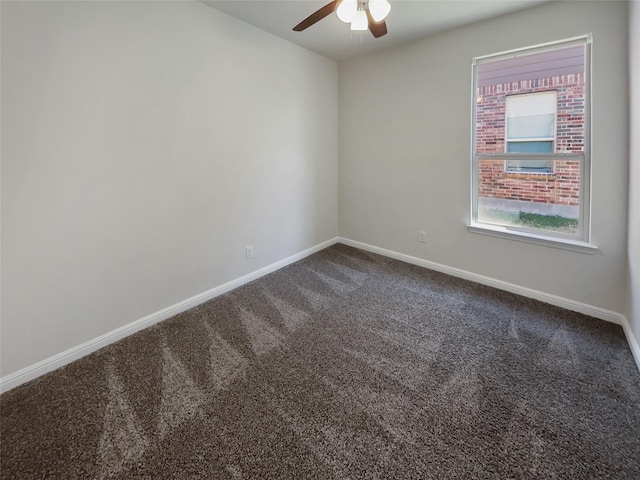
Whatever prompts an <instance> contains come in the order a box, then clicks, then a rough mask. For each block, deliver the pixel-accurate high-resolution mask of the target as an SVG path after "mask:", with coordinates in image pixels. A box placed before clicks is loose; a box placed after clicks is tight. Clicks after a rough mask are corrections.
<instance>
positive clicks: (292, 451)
mask: <svg viewBox="0 0 640 480" xmlns="http://www.w3.org/2000/svg"><path fill="white" fill-rule="evenodd" d="M1 418H2V423H1V427H2V431H1V433H2V437H1V444H0V445H1V462H2V463H1V477H2V478H3V479H5V478H6V479H8V478H20V479H23V478H24V479H40V478H60V479H74V478H95V479H104V478H123V479H129V478H136V479H137V478H147V479H151V478H153V479H164V478H166V479H187V478H188V479H225V478H230V479H240V478H242V479H248V478H255V479H258V478H259V479H270V478H295V479H304V478H322V479H324V478H326V479H349V478H354V479H355V478H381V479H383V478H384V479H387V478H398V479H413V478H420V479H430V478H434V479H456V478H460V479H462V478H464V479H474V478H476V479H491V478H496V479H508V478H540V479H553V478H562V479H595V478H607V479H623V478H628V479H632V478H633V479H639V478H640V374H639V373H638V370H637V368H636V366H635V364H634V362H633V359H632V356H631V352H630V351H629V347H628V345H627V343H626V341H625V338H624V334H623V332H622V329H621V328H620V327H619V326H616V325H613V324H608V323H606V322H603V321H600V320H596V319H593V318H589V317H585V316H583V315H580V314H577V313H572V312H568V311H565V310H562V309H559V308H555V307H552V306H549V305H545V304H542V303H539V302H536V301H533V300H529V299H525V298H522V297H518V296H516V295H512V294H509V293H505V292H501V291H498V290H494V289H491V288H488V287H484V286H480V285H477V284H473V283H471V282H467V281H463V280H459V279H455V278H452V277H449V276H446V275H443V274H439V273H436V272H432V271H429V270H425V269H422V268H419V267H415V266H411V265H407V264H405V263H402V262H398V261H395V260H390V259H387V258H383V257H380V256H376V255H373V254H369V253H366V252H362V251H360V250H356V249H353V248H350V247H346V246H344V245H336V246H333V247H331V248H328V249H326V250H324V251H322V252H320V253H317V254H315V255H313V256H311V257H308V258H306V259H305V260H302V261H300V262H298V263H296V264H294V265H291V266H289V267H286V268H284V269H282V270H280V271H278V272H276V273H273V274H271V275H268V276H266V277H264V278H262V279H260V280H258V281H256V282H253V283H251V284H248V285H246V286H244V287H241V288H239V289H237V290H235V291H233V292H231V293H229V294H226V295H224V296H221V297H218V298H216V299H214V300H212V301H210V302H208V303H205V304H203V305H201V306H199V307H198V308H195V309H193V310H190V311H188V312H186V313H184V314H181V315H178V316H177V317H174V318H172V319H170V320H168V321H166V322H163V323H161V324H158V325H156V326H154V327H152V328H149V329H147V330H145V331H142V332H139V333H138V334H136V335H133V336H131V337H129V338H127V339H125V340H123V341H120V342H118V343H116V344H114V345H111V346H109V347H107V348H104V349H102V350H100V351H98V352H96V353H95V354H92V355H90V356H88V357H85V358H83V359H81V360H79V361H77V362H74V363H72V364H70V365H68V366H66V367H63V368H61V369H59V370H57V371H55V372H52V373H51V374H48V375H45V376H43V377H40V378H38V379H36V380H35V381H32V382H30V383H28V384H25V385H23V386H20V387H18V388H16V389H14V390H11V391H9V392H7V393H5V394H4V395H2V397H1Z"/></svg>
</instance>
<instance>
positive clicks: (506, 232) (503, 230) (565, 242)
mask: <svg viewBox="0 0 640 480" xmlns="http://www.w3.org/2000/svg"><path fill="white" fill-rule="evenodd" d="M467 230H469V231H470V232H471V233H479V234H481V235H490V236H492V237H499V238H506V239H509V240H515V241H518V242H525V243H533V244H535V245H542V246H545V247H552V248H560V249H562V250H570V251H572V252H580V253H586V254H590V255H593V254H595V253H597V252H598V247H596V246H595V245H592V244H590V243H587V242H582V241H579V240H571V239H565V238H553V237H548V236H544V235H536V234H535V233H529V232H522V231H519V230H513V229H510V228H508V227H500V226H497V225H480V224H477V223H476V224H473V225H467Z"/></svg>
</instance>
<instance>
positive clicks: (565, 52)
mask: <svg viewBox="0 0 640 480" xmlns="http://www.w3.org/2000/svg"><path fill="white" fill-rule="evenodd" d="M590 46H591V38H590V37H589V36H586V37H583V38H578V39H572V40H569V41H563V42H557V43H553V44H549V45H545V46H538V47H532V48H527V49H521V50H517V51H513V52H506V53H501V54H496V55H490V56H486V57H481V58H476V59H475V60H474V64H473V70H474V90H475V95H474V104H473V159H472V160H473V161H472V166H473V169H472V173H473V176H472V188H473V191H472V214H471V224H470V226H469V227H470V229H471V230H472V231H474V232H478V233H489V234H497V235H499V236H507V237H509V236H515V237H517V238H519V239H523V237H526V238H527V240H525V241H534V240H536V239H541V241H540V243H547V244H555V243H562V244H565V245H566V244H574V245H577V246H578V247H579V246H585V247H590V246H589V245H588V242H589V225H588V222H589V172H590V168H589V167H590V165H589V124H590V115H589V70H590V67H589V65H590ZM547 240H548V242H547ZM578 247H577V248H576V249H578V250H579V249H580V248H578Z"/></svg>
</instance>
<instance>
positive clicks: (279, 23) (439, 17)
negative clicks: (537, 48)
mask: <svg viewBox="0 0 640 480" xmlns="http://www.w3.org/2000/svg"><path fill="white" fill-rule="evenodd" d="M201 1H202V3H204V4H206V5H208V6H210V7H212V8H215V9H217V10H219V11H221V12H224V13H226V14H228V15H231V16H233V17H236V18H238V19H240V20H243V21H245V22H247V23H250V24H251V25H254V26H256V27H258V28H261V29H262V30H266V31H267V32H270V33H273V34H274V35H277V36H279V37H282V38H284V39H285V40H289V41H291V42H293V43H296V44H298V45H300V46H302V47H305V48H308V49H309V50H313V51H314V52H317V53H320V54H322V55H325V56H327V57H329V58H332V59H334V60H338V61H340V60H344V59H346V58H350V57H354V56H356V55H361V54H363V53H368V52H371V51H373V50H379V49H382V48H387V47H390V46H392V45H397V44H400V43H404V42H407V41H410V40H413V39H415V38H419V37H424V36H426V35H430V34H434V33H437V32H441V31H443V30H448V29H450V28H455V27H459V26H462V25H466V24H469V23H474V22H478V21H481V20H485V19H487V18H491V17H496V16H499V15H504V14H506V13H510V12H514V11H517V10H523V9H525V8H530V7H532V6H535V5H538V4H541V3H546V2H548V1H550V0H390V3H391V5H392V8H391V13H390V14H389V16H388V17H387V20H386V22H387V28H388V31H389V33H388V34H387V35H385V36H383V37H380V38H374V37H373V36H372V35H371V33H370V32H368V31H367V32H351V31H350V30H349V25H348V24H345V23H342V22H341V21H340V20H339V19H338V17H337V16H336V15H335V13H334V14H331V15H329V16H328V17H326V18H324V19H323V20H321V21H320V22H318V23H316V24H315V25H313V26H311V27H309V28H308V29H307V30H305V31H303V32H294V31H293V30H292V29H293V27H294V26H295V25H297V24H298V23H300V22H301V21H302V20H304V19H305V18H307V17H308V16H309V15H311V14H312V13H313V12H315V11H316V10H318V9H319V8H321V7H323V6H324V5H326V4H327V3H329V2H330V0H279V1H277V0H276V1H274V0H231V1H229V0H201Z"/></svg>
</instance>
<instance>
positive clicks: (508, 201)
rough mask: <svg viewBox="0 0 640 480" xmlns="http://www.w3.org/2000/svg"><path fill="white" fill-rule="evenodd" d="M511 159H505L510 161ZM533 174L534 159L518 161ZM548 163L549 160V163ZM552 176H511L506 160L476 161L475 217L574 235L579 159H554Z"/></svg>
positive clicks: (524, 172) (495, 222) (578, 191)
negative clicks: (476, 208) (505, 165)
mask: <svg viewBox="0 0 640 480" xmlns="http://www.w3.org/2000/svg"><path fill="white" fill-rule="evenodd" d="M510 162H512V161H506V163H510ZM517 163H519V164H520V166H521V167H522V168H523V170H521V171H520V173H523V174H526V173H533V172H535V168H536V167H535V166H536V165H537V164H538V163H539V161H537V160H518V162H517ZM549 163H551V162H549ZM555 163H556V166H555V175H553V176H552V177H550V176H549V175H528V176H527V175H521V176H513V175H510V174H509V173H508V172H505V171H504V164H505V160H502V159H488V160H486V159H481V160H480V161H479V162H478V218H477V221H478V222H481V223H489V224H493V225H501V226H506V227H519V228H525V229H532V230H542V231H547V232H550V233H554V234H565V235H577V234H578V218H579V206H580V186H579V183H580V161H579V160H570V161H565V160H556V161H555Z"/></svg>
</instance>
